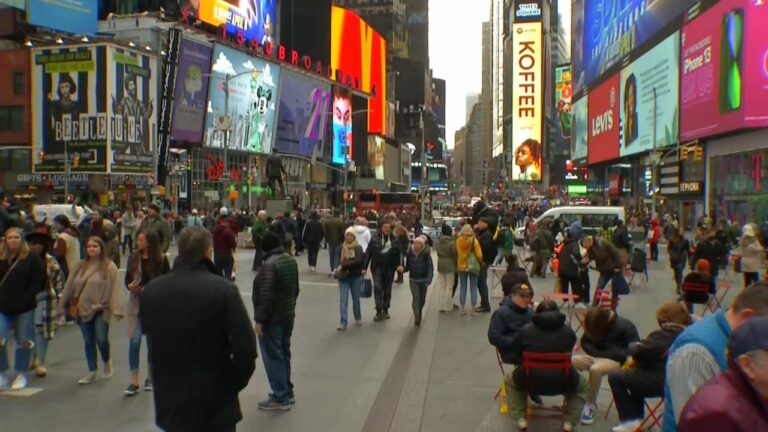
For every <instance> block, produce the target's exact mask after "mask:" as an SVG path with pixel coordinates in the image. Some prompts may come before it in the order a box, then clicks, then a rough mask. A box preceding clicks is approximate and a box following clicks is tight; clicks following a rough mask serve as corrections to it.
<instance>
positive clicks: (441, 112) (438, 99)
mask: <svg viewBox="0 0 768 432" xmlns="http://www.w3.org/2000/svg"><path fill="white" fill-rule="evenodd" d="M445 90H446V89H445V80H443V79H439V78H433V79H432V112H433V113H435V120H436V123H437V128H438V129H439V133H440V139H441V140H442V141H443V142H442V144H443V146H444V145H445Z"/></svg>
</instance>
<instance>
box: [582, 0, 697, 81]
mask: <svg viewBox="0 0 768 432" xmlns="http://www.w3.org/2000/svg"><path fill="white" fill-rule="evenodd" d="M697 2H698V0H656V1H648V0H590V1H585V0H576V1H574V2H573V34H572V44H573V48H572V50H573V54H572V60H573V85H574V93H580V92H581V90H582V88H583V86H585V85H589V84H590V83H592V82H594V81H595V80H596V79H597V78H599V77H600V76H601V75H603V74H604V73H605V72H607V71H608V70H609V69H610V68H612V67H613V66H614V65H616V64H617V63H619V61H621V60H622V59H623V58H625V57H626V56H627V55H628V54H629V53H630V52H632V51H633V50H634V49H635V48H637V47H639V46H641V45H643V44H644V43H645V42H647V41H648V40H650V39H651V38H652V37H653V36H654V35H655V34H656V33H658V32H659V31H660V30H661V29H663V28H664V27H666V26H667V25H668V24H670V23H671V22H672V21H673V20H680V19H682V14H683V13H684V12H685V11H687V10H688V8H690V7H691V6H693V5H694V4H696V3H697Z"/></svg>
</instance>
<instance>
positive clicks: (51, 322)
mask: <svg viewBox="0 0 768 432" xmlns="http://www.w3.org/2000/svg"><path fill="white" fill-rule="evenodd" d="M45 266H46V272H45V289H43V290H42V291H40V292H39V293H37V296H36V297H35V300H36V301H37V305H38V306H41V305H42V306H41V308H42V314H41V316H40V318H39V320H38V318H35V325H36V326H39V327H40V331H41V332H42V335H43V337H44V338H46V339H47V340H52V339H53V336H54V335H55V334H56V309H57V305H58V302H59V297H58V293H59V292H61V291H62V290H63V288H64V281H63V279H62V274H61V268H59V264H58V263H57V262H56V259H55V258H53V257H52V256H50V255H46V256H45Z"/></svg>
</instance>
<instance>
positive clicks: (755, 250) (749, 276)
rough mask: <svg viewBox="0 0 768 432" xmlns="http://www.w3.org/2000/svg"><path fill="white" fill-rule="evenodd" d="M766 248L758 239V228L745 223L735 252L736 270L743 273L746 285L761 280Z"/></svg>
mask: <svg viewBox="0 0 768 432" xmlns="http://www.w3.org/2000/svg"><path fill="white" fill-rule="evenodd" d="M764 253H765V250H764V248H763V245H761V244H760V241H759V240H758V239H757V229H756V228H755V226H754V225H753V224H746V225H744V228H743V231H742V236H741V240H740V241H739V247H737V248H736V250H735V251H734V252H733V256H734V258H733V259H734V261H735V264H736V265H735V266H734V267H736V270H738V271H740V272H742V273H743V276H744V286H745V287H746V286H747V285H749V284H751V283H753V282H757V281H758V280H760V267H761V266H762V264H763V255H764Z"/></svg>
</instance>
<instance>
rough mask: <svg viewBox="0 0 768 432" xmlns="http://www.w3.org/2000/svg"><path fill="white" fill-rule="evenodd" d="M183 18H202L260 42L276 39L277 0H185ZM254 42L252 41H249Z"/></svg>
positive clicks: (230, 31)
mask: <svg viewBox="0 0 768 432" xmlns="http://www.w3.org/2000/svg"><path fill="white" fill-rule="evenodd" d="M179 3H180V5H181V16H182V19H184V20H185V21H187V22H189V21H190V18H195V19H199V20H200V21H203V22H206V23H208V24H211V25H213V26H216V27H222V26H223V27H225V28H226V31H227V34H230V35H233V36H236V37H237V38H242V39H244V40H246V41H249V42H252V41H257V42H258V43H259V44H260V45H264V44H266V43H267V42H269V43H272V44H273V45H274V44H275V43H276V40H275V28H276V25H277V20H276V19H277V16H276V13H277V0H181V1H180V2H179ZM249 45H250V44H249Z"/></svg>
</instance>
